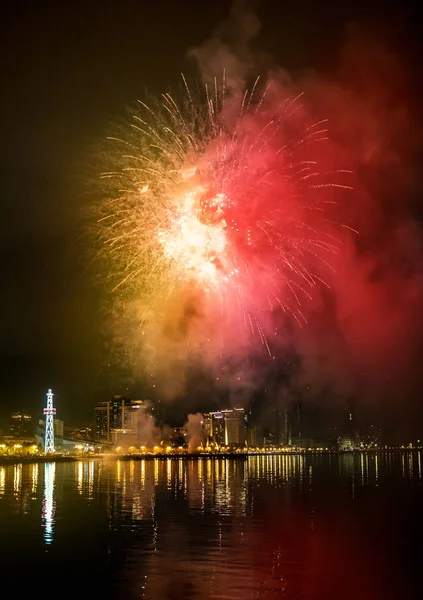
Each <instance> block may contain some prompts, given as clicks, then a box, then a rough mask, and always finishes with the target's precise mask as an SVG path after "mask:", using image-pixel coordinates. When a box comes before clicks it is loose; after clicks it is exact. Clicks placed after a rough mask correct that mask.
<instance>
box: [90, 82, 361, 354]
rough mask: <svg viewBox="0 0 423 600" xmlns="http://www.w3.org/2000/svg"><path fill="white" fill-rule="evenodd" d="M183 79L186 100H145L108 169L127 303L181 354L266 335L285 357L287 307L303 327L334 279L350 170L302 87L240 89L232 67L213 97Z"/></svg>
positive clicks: (107, 236) (120, 290)
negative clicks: (333, 153) (338, 208)
mask: <svg viewBox="0 0 423 600" xmlns="http://www.w3.org/2000/svg"><path fill="white" fill-rule="evenodd" d="M184 88H185V89H184V93H185V101H183V102H182V103H181V104H178V103H177V102H176V101H175V100H174V99H173V97H172V96H170V95H169V94H164V95H163V98H162V101H161V102H160V103H159V105H158V107H155V108H154V110H153V108H151V107H150V106H149V105H147V104H146V103H144V102H140V103H139V110H137V111H135V112H134V113H133V114H132V115H131V118H130V121H129V123H128V124H127V125H126V127H124V128H123V130H122V132H121V135H120V136H113V137H111V138H110V140H109V142H110V144H111V145H112V146H113V147H114V149H115V152H116V155H115V160H116V163H117V164H116V165H115V166H114V168H113V170H110V171H107V172H105V173H104V174H103V180H104V181H106V182H107V183H108V185H109V187H108V196H107V200H106V202H105V203H104V204H102V205H101V209H100V210H101V211H102V212H103V214H102V216H101V217H100V218H99V219H98V224H99V237H100V240H101V242H102V251H103V253H104V256H105V258H106V260H107V261H111V265H112V266H111V269H110V274H111V279H112V281H113V283H112V284H111V289H112V292H113V293H114V295H115V296H114V297H115V299H116V305H120V308H121V309H122V310H123V312H124V313H125V316H126V317H127V316H128V314H131V318H132V319H133V321H132V322H133V324H134V325H133V327H135V329H136V332H137V335H138V336H139V339H140V340H143V338H144V340H146V343H144V350H145V348H146V347H147V346H148V344H149V342H150V340H154V345H156V344H157V340H158V339H159V338H160V337H162V338H165V339H166V340H168V341H169V344H170V345H171V346H172V345H173V346H174V350H173V351H172V352H169V353H167V354H171V355H172V360H179V359H180V360H181V361H184V360H185V359H186V357H187V356H193V355H198V354H200V355H201V357H202V358H203V359H204V358H205V359H206V361H207V360H210V361H211V362H213V361H214V360H215V359H216V357H217V356H221V355H225V356H227V357H229V358H231V357H233V356H235V355H237V353H239V351H240V349H242V348H246V347H249V346H250V345H251V344H252V345H253V346H255V345H257V343H259V344H261V345H262V347H263V348H264V350H265V352H267V354H268V355H269V356H271V357H274V351H275V347H276V345H275V344H274V343H273V338H274V337H275V336H278V335H280V334H281V329H280V328H281V325H282V326H283V322H284V321H283V317H284V316H285V317H288V320H295V321H296V322H297V324H298V326H302V325H303V324H304V323H305V322H306V320H307V319H306V315H305V313H304V308H303V307H304V305H305V303H306V302H307V300H308V299H310V298H311V297H312V293H313V290H314V288H315V287H316V286H317V285H319V286H320V285H327V283H326V281H325V277H327V276H328V273H330V271H331V269H332V266H331V263H332V262H333V257H334V255H335V254H336V252H337V250H338V247H339V241H338V237H339V234H340V231H341V226H340V225H339V224H337V223H336V222H335V218H334V211H333V206H334V205H336V200H337V196H338V194H339V193H340V192H344V191H345V190H350V189H351V186H350V185H349V184H348V183H347V182H346V180H348V177H349V173H348V172H347V171H345V170H343V169H333V168H331V165H330V164H328V161H327V160H326V159H325V160H321V156H322V153H321V150H320V147H321V146H322V145H324V144H325V143H327V138H328V131H327V123H326V121H325V120H320V121H317V122H314V121H312V120H311V119H310V118H309V116H308V114H307V111H306V109H305V107H304V105H303V104H302V94H297V96H296V97H292V96H287V93H286V91H287V90H285V89H283V88H281V86H280V85H279V84H278V83H277V82H272V81H268V82H265V83H264V84H263V85H261V84H260V81H259V80H258V79H257V80H256V82H255V83H254V85H253V87H252V89H251V90H245V91H244V93H243V95H242V96H239V95H238V94H232V92H231V91H230V89H228V88H227V87H226V75H225V72H224V73H223V79H222V81H221V83H220V84H219V83H218V82H217V80H216V79H215V80H214V86H213V88H209V86H208V85H207V84H206V86H205V92H204V98H203V101H202V103H201V102H197V100H195V99H194V97H193V94H192V92H191V90H190V88H189V87H188V85H187V84H186V81H185V79H184ZM326 157H327V155H326ZM331 209H332V210H331ZM115 310H116V311H117V308H116V306H115ZM275 315H276V316H277V318H275ZM119 318H120V319H121V318H122V316H121V313H119ZM278 328H279V331H278ZM282 335H283V327H282ZM146 345H147V346H146ZM134 347H135V346H132V348H134ZM150 350H151V354H153V355H154V356H156V355H157V348H151V349H150ZM144 353H145V352H144ZM149 353H150V352H149ZM179 355H180V356H179ZM168 360H169V358H168Z"/></svg>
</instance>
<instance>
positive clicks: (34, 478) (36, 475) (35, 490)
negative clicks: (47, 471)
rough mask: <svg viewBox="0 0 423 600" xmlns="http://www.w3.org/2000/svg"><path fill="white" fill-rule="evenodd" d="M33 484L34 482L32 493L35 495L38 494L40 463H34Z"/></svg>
mask: <svg viewBox="0 0 423 600" xmlns="http://www.w3.org/2000/svg"><path fill="white" fill-rule="evenodd" d="M31 482H32V487H31V492H32V493H33V494H35V493H36V492H37V486H38V463H34V464H33V465H32V472H31Z"/></svg>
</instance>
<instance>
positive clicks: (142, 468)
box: [141, 460, 145, 490]
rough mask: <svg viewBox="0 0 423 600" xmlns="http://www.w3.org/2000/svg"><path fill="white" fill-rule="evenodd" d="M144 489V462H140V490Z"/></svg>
mask: <svg viewBox="0 0 423 600" xmlns="http://www.w3.org/2000/svg"><path fill="white" fill-rule="evenodd" d="M144 488H145V460H142V461H141V489H142V490H143V489H144Z"/></svg>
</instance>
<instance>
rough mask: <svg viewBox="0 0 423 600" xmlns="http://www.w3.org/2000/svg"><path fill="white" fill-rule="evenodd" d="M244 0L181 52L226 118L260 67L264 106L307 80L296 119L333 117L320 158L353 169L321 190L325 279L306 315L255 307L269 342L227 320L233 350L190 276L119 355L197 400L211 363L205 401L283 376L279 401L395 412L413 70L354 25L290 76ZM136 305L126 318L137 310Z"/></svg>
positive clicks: (413, 313)
mask: <svg viewBox="0 0 423 600" xmlns="http://www.w3.org/2000/svg"><path fill="white" fill-rule="evenodd" d="M249 6H250V5H249V3H245V2H235V3H234V5H233V7H232V9H231V12H230V15H229V17H228V19H227V20H226V21H225V22H224V23H223V24H222V25H221V26H220V27H218V28H217V29H216V30H215V31H214V32H213V34H212V35H211V37H210V39H208V40H206V41H205V42H204V43H203V44H202V45H201V46H200V47H198V48H194V49H191V50H190V51H189V57H190V58H191V59H192V60H193V61H195V63H196V64H197V66H198V68H199V70H200V73H201V78H202V80H203V82H205V83H206V84H207V85H208V86H209V88H210V89H213V85H214V81H215V78H217V79H218V80H219V81H221V80H222V77H224V80H225V85H226V90H227V93H228V102H227V105H226V111H225V115H226V116H225V118H227V119H228V125H230V124H231V119H232V118H233V117H234V114H232V113H231V101H233V105H234V107H236V106H239V100H240V98H241V99H242V97H243V94H244V92H245V88H246V86H247V87H248V86H251V84H252V83H254V80H255V78H256V76H257V75H261V76H262V82H263V83H262V84H260V85H261V89H262V91H263V90H266V89H267V88H266V85H267V82H269V81H272V82H273V84H272V87H271V88H269V90H268V92H267V96H266V102H268V105H269V114H271V113H272V110H274V108H275V107H276V106H279V105H280V103H281V102H282V101H283V100H284V99H286V98H287V97H289V98H294V97H296V96H298V94H299V93H302V92H303V93H304V95H303V97H302V99H301V102H302V109H301V111H302V112H301V115H300V116H301V118H302V117H303V116H304V115H306V116H308V117H309V118H310V119H311V120H312V121H313V122H319V121H320V120H322V119H328V130H329V136H328V137H329V140H327V143H326V145H325V149H324V150H322V152H321V154H320V156H319V159H320V160H321V163H322V164H323V166H324V167H327V168H328V170H331V169H334V168H335V169H345V170H351V171H352V172H353V175H352V176H351V179H350V180H349V183H351V185H352V188H353V191H352V192H351V193H349V194H348V195H347V196H345V197H343V198H341V199H340V197H339V196H337V195H336V194H335V192H334V191H333V190H331V189H327V190H326V191H325V193H326V198H327V200H328V201H329V202H332V201H334V202H335V204H334V208H333V211H332V209H331V211H329V212H328V214H327V215H326V216H325V219H326V221H325V225H324V228H325V233H327V234H328V235H330V234H332V233H334V228H333V223H332V221H334V222H335V221H336V222H341V223H343V224H345V227H344V228H342V231H341V232H339V228H338V230H337V233H336V237H337V239H338V240H339V242H340V244H339V246H338V247H337V251H336V254H334V255H333V256H331V257H330V260H328V262H329V265H328V266H329V268H328V269H325V273H324V275H323V274H322V279H324V281H325V283H326V285H324V284H322V285H321V286H317V287H316V288H314V290H313V293H312V297H311V298H310V299H308V298H302V299H301V309H302V311H303V313H304V317H305V319H304V320H305V321H306V322H304V323H302V326H299V325H298V324H297V323H295V321H294V319H292V318H291V317H288V318H287V317H286V315H284V314H283V311H282V310H279V311H277V310H275V311H273V314H272V315H271V316H267V317H266V316H264V317H263V319H264V322H263V330H264V333H265V334H266V335H267V334H269V333H270V332H274V331H275V330H276V335H275V336H274V337H273V338H272V340H271V341H272V348H271V351H270V352H269V353H268V354H266V352H262V350H263V348H260V349H259V350H260V351H257V349H254V348H252V347H251V345H250V344H249V342H248V336H247V335H246V334H244V333H243V332H242V331H241V330H239V329H237V330H235V329H234V330H233V331H229V335H228V337H230V338H231V340H230V343H231V344H232V349H234V348H236V351H232V352H231V353H229V355H226V356H225V354H224V352H222V344H220V343H218V341H219V332H220V325H221V317H220V316H219V314H218V313H217V312H216V315H211V313H210V310H209V307H208V308H207V318H204V315H205V304H204V303H205V297H204V295H202V293H201V290H200V291H199V290H198V288H197V287H196V286H193V287H192V288H190V287H187V288H186V289H185V290H184V292H183V293H182V294H181V295H180V296H179V297H176V298H174V300H173V304H172V310H169V309H167V313H166V318H165V319H164V320H163V319H158V318H157V314H158V313H157V307H156V308H155V309H153V308H150V309H149V311H150V312H148V313H147V315H145V313H143V325H142V331H140V330H139V329H138V330H137V331H135V332H134V335H136V336H137V337H141V336H142V339H143V347H142V352H141V359H140V351H139V347H138V346H137V345H136V344H129V350H128V362H129V363H132V364H134V365H139V364H140V362H142V363H143V365H144V367H145V371H146V373H148V377H150V378H151V381H150V382H151V383H152V382H153V381H154V385H155V386H156V385H157V393H158V394H160V396H161V397H162V398H164V399H173V398H179V397H181V396H182V395H184V396H186V397H188V398H192V397H193V395H195V390H194V393H191V392H192V390H193V388H192V387H190V385H191V384H190V383H189V380H191V382H192V380H193V379H195V377H194V378H190V373H192V372H193V371H194V372H195V370H196V368H197V366H198V365H204V364H205V365H207V366H208V367H209V368H210V370H211V372H212V373H213V377H212V379H213V382H212V385H209V386H206V392H205V394H206V395H208V396H207V397H208V399H209V401H211V400H213V401H219V398H220V393H221V390H226V398H225V402H226V403H230V402H231V401H232V402H235V403H236V404H242V403H245V404H248V403H249V401H250V397H251V393H252V392H253V391H254V390H257V389H261V388H267V389H268V390H270V393H271V394H273V396H274V397H275V398H279V397H280V396H281V392H280V390H281V389H282V388H283V394H282V395H283V396H284V398H285V399H286V397H287V396H288V397H289V396H290V395H293V394H298V393H303V395H304V397H305V396H308V397H319V398H320V399H321V398H322V397H323V398H324V401H325V402H338V403H339V402H343V401H345V399H346V398H347V397H351V396H355V397H360V398H361V399H362V400H363V402H365V403H367V404H368V405H369V406H370V405H371V406H373V407H379V408H382V409H383V408H384V406H388V405H389V407H390V408H395V407H400V406H401V407H402V414H404V413H405V412H406V411H407V409H406V410H404V405H405V406H407V407H408V408H410V407H414V408H416V407H417V408H419V407H420V404H419V403H418V402H417V401H416V398H418V397H419V395H420V391H419V390H421V389H422V388H423V381H422V375H421V369H420V365H419V356H420V354H421V350H422V340H421V335H420V330H421V325H422V314H423V313H422V307H423V304H422V298H423V253H422V231H421V224H420V221H419V218H418V216H419V215H418V206H417V202H416V198H417V196H418V194H417V193H416V190H421V180H420V179H419V172H418V168H417V167H418V153H419V152H420V149H421V135H420V127H419V125H418V123H417V122H416V117H415V116H414V115H415V106H414V99H413V93H414V92H413V88H412V84H411V83H410V81H411V74H410V73H409V72H408V70H407V68H405V66H404V62H403V61H402V60H401V58H400V54H399V52H397V51H396V50H395V49H394V45H393V43H392V40H391V37H390V32H389V31H387V30H383V29H379V30H377V29H375V28H374V27H372V28H371V29H366V28H365V27H357V26H350V27H349V28H347V30H346V31H345V41H344V44H343V45H342V48H341V50H340V52H339V57H338V63H337V68H336V69H335V72H333V73H332V74H331V76H330V77H329V76H328V75H327V74H325V75H323V74H321V73H318V72H315V71H313V70H308V71H303V72H301V73H298V72H297V73H293V74H289V73H288V72H287V71H286V70H284V69H283V68H282V67H281V66H279V65H277V64H275V62H274V61H273V60H272V58H271V57H270V55H269V54H268V53H265V52H261V51H260V49H259V48H257V46H258V44H257V39H258V38H257V36H259V34H260V30H261V23H260V20H259V18H258V16H257V15H256V14H255V12H254V11H253V10H252V9H251V8H250V7H249ZM234 110H235V109H234ZM242 126H243V127H246V128H248V130H249V131H250V132H255V131H256V130H257V135H259V134H260V131H261V130H262V122H257V120H255V117H254V116H251V117H248V118H247V119H246V120H245V121H244V122H243V124H242ZM207 160H208V156H207V153H205V156H204V162H205V163H206V162H207ZM334 177H335V179H334V181H338V180H337V179H336V176H334ZM353 231H356V232H357V233H353ZM260 292H261V290H256V294H257V295H258V296H259V295H260ZM131 310H132V312H133V314H132V317H134V314H135V315H136V313H137V311H140V310H141V309H140V308H139V306H138V305H137V304H136V303H134V306H133V309H131ZM142 310H144V307H143V308H142ZM125 315H126V316H125V317H124V318H127V315H128V306H126V308H125ZM117 316H118V320H119V329H120V331H121V332H125V333H122V338H124V337H125V335H127V332H128V330H129V329H130V327H129V326H128V327H127V326H125V327H122V322H123V319H122V316H121V315H117ZM136 317H137V318H135V319H132V320H130V322H133V321H134V320H135V321H137V320H138V322H139V321H140V316H139V315H136ZM226 333H227V334H228V332H226ZM272 335H273V334H272ZM244 336H245V337H244ZM210 340H211V342H210ZM220 341H221V340H220ZM122 344H123V345H124V344H125V340H124V339H122ZM127 346H128V345H127ZM263 355H264V356H263ZM200 387H201V386H200ZM194 388H195V386H194ZM228 390H229V391H228ZM197 391H198V388H197ZM203 392H204V389H203V388H202V389H201V393H203ZM231 398H232V400H231ZM285 401H286V400H284V402H285ZM194 404H195V402H194V401H193V405H194ZM200 420H201V415H200V414H196V415H189V418H188V422H187V430H188V431H189V436H190V440H191V441H190V447H191V448H194V447H197V446H198V445H199V443H200V442H201V440H202V438H201V427H200Z"/></svg>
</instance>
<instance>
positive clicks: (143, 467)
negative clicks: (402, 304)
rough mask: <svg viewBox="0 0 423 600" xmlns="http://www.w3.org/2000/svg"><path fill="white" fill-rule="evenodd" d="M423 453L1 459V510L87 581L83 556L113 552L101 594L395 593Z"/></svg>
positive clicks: (295, 597)
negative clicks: (399, 539)
mask: <svg viewBox="0 0 423 600" xmlns="http://www.w3.org/2000/svg"><path fill="white" fill-rule="evenodd" d="M421 463H422V454H421V453H418V452H409V453H396V454H395V453H392V454H387V453H380V454H372V453H363V454H359V453H357V454H345V455H302V456H294V455H270V456H263V455H260V456H254V457H250V458H248V459H245V458H243V457H240V458H239V459H224V458H217V459H205V458H198V459H192V460H191V459H185V460H178V459H175V458H165V459H157V458H156V459H151V460H148V459H147V460H146V459H142V460H130V461H125V460H114V459H110V460H104V461H101V460H80V461H77V462H74V463H73V462H70V463H58V464H55V463H50V464H46V465H42V464H39V465H38V464H25V465H9V466H7V467H4V466H1V467H0V517H2V516H3V515H4V514H6V515H9V514H10V515H14V517H16V518H15V519H10V533H9V532H8V531H7V528H6V529H5V527H2V535H3V536H4V535H5V531H6V538H5V540H4V544H7V543H8V542H7V540H8V539H9V538H10V539H9V541H10V540H12V541H13V539H14V538H13V536H14V535H15V536H16V531H17V530H16V527H17V526H21V531H22V532H25V535H29V534H28V533H27V532H28V530H31V528H32V532H33V536H34V538H33V539H36V540H38V541H35V542H33V547H35V546H36V543H38V544H42V546H41V547H42V548H44V550H45V547H44V546H45V544H47V545H50V544H51V543H52V542H53V540H54V544H53V546H54V548H55V553H54V554H55V556H56V550H58V551H59V549H60V548H62V555H63V556H66V561H67V566H69V568H71V563H72V561H73V560H74V561H77V559H78V560H79V562H78V565H77V566H76V567H75V572H76V571H78V569H79V570H81V572H83V573H84V576H86V577H88V578H90V577H91V579H92V578H93V577H94V575H93V572H94V570H93V567H92V563H91V562H90V561H91V558H87V565H86V566H85V562H84V561H81V559H80V558H78V557H80V555H81V553H86V555H87V556H88V557H92V560H93V561H98V562H101V560H104V565H103V563H101V567H102V568H104V569H105V570H107V572H108V573H111V577H112V579H113V586H114V588H113V590H112V591H111V592H110V594H109V595H107V594H106V595H105V596H104V597H116V598H128V599H130V598H137V599H140V598H143V599H144V600H167V599H169V600H174V599H175V598H181V599H183V600H203V599H207V600H209V599H212V598H220V599H221V600H229V599H232V598H238V597H239V598H256V599H264V598H266V600H273V599H275V600H276V599H279V598H284V599H285V600H299V599H300V598H301V599H302V598H316V599H319V600H320V598H325V600H332V598H336V597H339V589H343V592H342V596H343V600H350V599H351V600H352V599H353V598H354V599H356V598H370V597H373V598H381V597H383V598H385V600H386V599H387V598H391V596H390V595H389V594H388V593H386V594H385V591H384V590H383V589H382V588H383V585H384V584H383V573H384V572H389V577H390V578H391V571H392V572H395V568H392V569H391V568H389V569H388V568H385V566H384V565H389V564H390V563H389V561H390V560H391V559H392V556H390V555H387V554H386V552H387V550H386V548H390V547H391V546H392V547H397V548H401V544H395V543H392V542H391V543H389V542H388V539H387V538H388V536H389V537H392V539H395V535H396V530H395V523H396V522H398V523H401V527H403V526H404V522H403V520H399V519H398V518H397V514H398V513H397V512H395V511H398V510H399V509H398V507H399V506H403V505H401V504H400V503H401V502H402V503H403V504H404V502H405V501H404V498H406V497H407V494H411V493H416V492H415V490H420V491H419V492H418V494H420V496H421V495H422V490H423V486H422V482H421V478H422V464H421ZM43 476H44V478H43ZM395 494H396V496H395ZM420 496H416V497H420ZM416 505H418V506H420V504H418V503H417V502H416ZM401 510H402V511H403V512H402V513H401V514H406V512H407V511H406V510H405V511H404V510H403V507H402V508H401ZM1 511H3V512H1ZM40 512H41V527H40ZM12 522H13V526H12ZM57 522H60V528H57V526H56V523H57ZM3 523H4V522H3V521H2V526H3ZM16 523H18V525H16ZM19 523H21V525H19ZM385 531H386V534H385V533H384V532H385ZM8 534H9V538H7V535H8ZM384 536H385V537H384ZM368 539H372V546H371V549H370V547H369V545H368ZM31 543H32V542H31ZM24 546H25V549H24V550H22V545H20V547H19V552H23V553H25V552H29V551H30V546H31V545H30V544H24ZM39 550H40V546H38V549H37V552H38V553H39V554H42V555H43V556H44V555H49V556H51V552H48V553H46V552H41V553H40V552H39ZM34 553H35V551H34ZM37 556H38V554H37ZM105 556H107V558H104V557H105ZM1 558H2V557H1V552H0V559H1ZM392 560H393V561H394V563H395V556H394V558H393V559H392ZM379 563H380V565H382V566H380V565H379ZM72 564H73V563H72ZM382 567H383V568H382ZM84 569H86V571H84ZM383 569H385V571H383ZM397 571H398V572H400V569H397ZM72 572H74V571H72ZM103 572H104V571H103ZM351 573H354V577H353V581H351ZM346 580H348V581H349V584H348V586H347V587H348V589H347V590H345V589H344V587H345V586H344V587H343V582H344V581H346ZM390 581H391V580H390ZM93 585H94V584H93ZM115 588H116V590H117V591H116V593H115ZM334 590H335V591H336V590H338V591H337V592H336V594H338V596H337V595H336V594H335V591H334ZM90 591H91V590H90ZM388 591H389V593H390V590H388ZM382 592H383V593H382ZM87 594H88V592H87ZM90 595H93V594H92V593H91V594H90ZM99 595H100V594H99ZM94 596H95V594H94ZM398 597H409V596H407V594H406V593H405V592H404V593H403V594H402V595H401V594H399V595H397V598H398Z"/></svg>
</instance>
